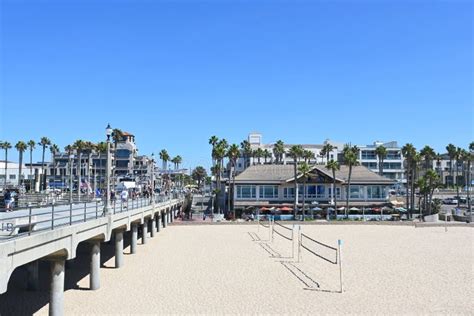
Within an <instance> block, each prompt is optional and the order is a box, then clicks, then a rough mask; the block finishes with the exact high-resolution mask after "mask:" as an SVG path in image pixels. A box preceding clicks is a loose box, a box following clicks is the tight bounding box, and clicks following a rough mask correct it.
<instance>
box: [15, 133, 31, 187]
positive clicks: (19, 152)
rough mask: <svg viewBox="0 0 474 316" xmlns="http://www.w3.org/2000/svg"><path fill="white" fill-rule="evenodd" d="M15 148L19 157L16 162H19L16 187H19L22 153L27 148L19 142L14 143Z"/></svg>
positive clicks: (23, 143)
mask: <svg viewBox="0 0 474 316" xmlns="http://www.w3.org/2000/svg"><path fill="white" fill-rule="evenodd" d="M15 148H16V150H18V155H19V157H18V160H19V161H18V162H19V168H18V185H21V178H22V174H21V169H22V167H23V153H24V152H25V150H26V149H27V148H28V146H27V145H26V143H25V142H23V141H21V140H20V141H19V142H18V143H16V145H15Z"/></svg>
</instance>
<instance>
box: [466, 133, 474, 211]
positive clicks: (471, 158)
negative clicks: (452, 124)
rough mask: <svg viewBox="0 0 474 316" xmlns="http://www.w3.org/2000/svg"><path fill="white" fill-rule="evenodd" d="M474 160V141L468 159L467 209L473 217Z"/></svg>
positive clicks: (470, 146)
mask: <svg viewBox="0 0 474 316" xmlns="http://www.w3.org/2000/svg"><path fill="white" fill-rule="evenodd" d="M472 161H474V142H471V143H470V144H469V156H468V159H467V209H468V210H470V212H471V217H472V209H471V204H472V203H471V183H472V180H471V164H472Z"/></svg>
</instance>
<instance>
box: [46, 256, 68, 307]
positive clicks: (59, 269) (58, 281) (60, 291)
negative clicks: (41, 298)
mask: <svg viewBox="0 0 474 316" xmlns="http://www.w3.org/2000/svg"><path fill="white" fill-rule="evenodd" d="M64 268H65V258H57V259H54V260H52V261H51V283H50V284H51V292H50V296H49V315H50V316H56V315H64Z"/></svg>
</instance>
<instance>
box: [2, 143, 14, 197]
mask: <svg viewBox="0 0 474 316" xmlns="http://www.w3.org/2000/svg"><path fill="white" fill-rule="evenodd" d="M0 148H1V149H3V150H4V151H5V178H4V179H3V188H4V189H6V187H7V169H8V149H10V148H12V145H11V144H10V143H9V142H7V141H5V142H0Z"/></svg>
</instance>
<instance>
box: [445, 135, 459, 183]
mask: <svg viewBox="0 0 474 316" xmlns="http://www.w3.org/2000/svg"><path fill="white" fill-rule="evenodd" d="M446 150H447V151H448V155H449V175H450V177H451V185H455V183H456V181H454V174H453V160H454V159H456V154H457V148H456V146H454V145H453V144H449V145H448V146H446Z"/></svg>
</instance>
